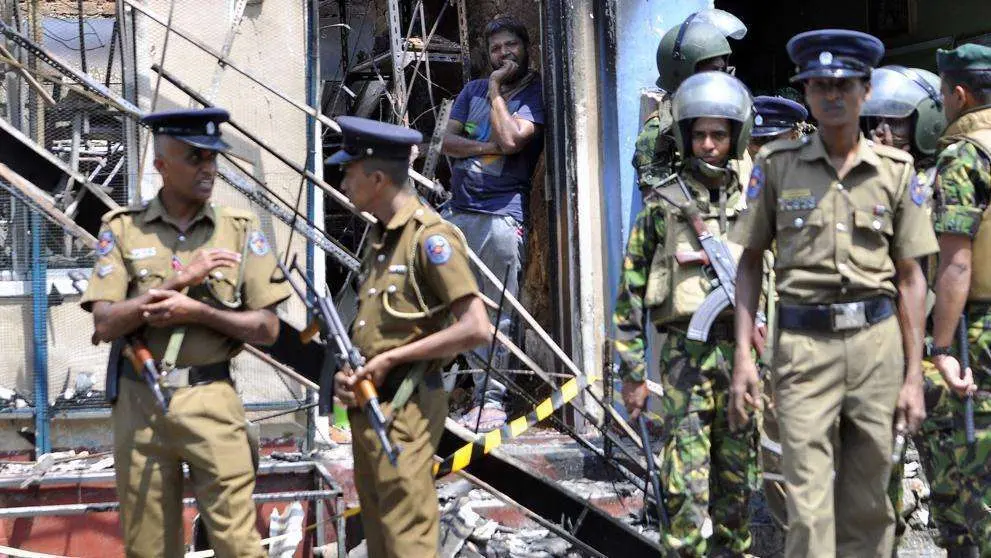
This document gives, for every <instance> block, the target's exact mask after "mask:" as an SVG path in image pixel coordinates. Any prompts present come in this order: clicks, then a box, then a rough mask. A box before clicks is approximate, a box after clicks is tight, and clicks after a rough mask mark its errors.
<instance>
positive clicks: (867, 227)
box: [850, 209, 894, 270]
mask: <svg viewBox="0 0 991 558" xmlns="http://www.w3.org/2000/svg"><path fill="white" fill-rule="evenodd" d="M893 234H894V224H893V223H892V220H891V213H890V212H887V211H885V212H884V213H883V214H881V215H875V214H874V212H873V211H864V210H862V209H857V210H854V212H853V236H852V238H851V247H850V259H851V260H853V261H854V263H856V264H858V265H860V266H861V267H863V268H865V269H873V270H880V269H882V268H884V267H886V265H885V264H886V262H887V261H888V259H889V257H890V256H889V254H888V246H889V240H890V239H891V237H892V235H893Z"/></svg>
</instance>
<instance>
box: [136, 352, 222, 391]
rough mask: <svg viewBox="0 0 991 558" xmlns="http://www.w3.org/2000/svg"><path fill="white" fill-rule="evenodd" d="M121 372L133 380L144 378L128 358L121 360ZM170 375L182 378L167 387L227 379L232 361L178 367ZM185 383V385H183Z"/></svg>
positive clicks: (142, 379)
mask: <svg viewBox="0 0 991 558" xmlns="http://www.w3.org/2000/svg"><path fill="white" fill-rule="evenodd" d="M120 367H121V373H122V374H123V375H125V376H127V377H128V378H130V379H132V380H138V381H141V382H143V381H144V378H143V377H142V376H141V375H140V374H139V373H138V372H136V371H135V370H134V368H133V367H132V366H131V361H129V360H128V359H126V358H125V359H121V362H120ZM184 370H188V372H183V373H182V374H176V372H182V371H184ZM169 376H174V377H176V378H182V379H181V380H179V381H178V382H177V384H176V385H172V386H166V387H173V388H179V387H186V386H187V385H188V386H195V385H200V384H208V383H210V382H218V381H226V380H230V378H231V363H230V361H229V360H225V361H221V362H215V363H213V364H204V365H202V366H189V367H180V368H176V370H175V371H173V373H172V374H170V375H169ZM182 384H185V385H182Z"/></svg>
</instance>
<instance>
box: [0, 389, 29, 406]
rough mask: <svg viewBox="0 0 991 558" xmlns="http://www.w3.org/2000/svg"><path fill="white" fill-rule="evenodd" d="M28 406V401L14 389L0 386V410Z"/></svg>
mask: <svg viewBox="0 0 991 558" xmlns="http://www.w3.org/2000/svg"><path fill="white" fill-rule="evenodd" d="M27 406H28V402H27V401H26V400H25V399H24V398H23V397H21V396H20V394H18V393H17V392H16V391H14V390H12V389H9V388H5V387H0V412H3V411H16V410H18V409H23V408H25V407H27Z"/></svg>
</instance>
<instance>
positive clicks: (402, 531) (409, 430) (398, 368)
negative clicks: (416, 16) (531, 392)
mask: <svg viewBox="0 0 991 558" xmlns="http://www.w3.org/2000/svg"><path fill="white" fill-rule="evenodd" d="M337 122H338V124H340V126H341V130H342V132H343V135H344V145H343V148H342V149H341V150H340V151H338V152H337V153H335V154H334V155H332V156H331V157H330V158H329V159H327V164H328V165H334V164H339V165H345V170H344V180H343V182H342V187H343V190H344V192H345V193H346V194H347V196H348V197H349V198H350V199H351V201H352V202H353V203H354V204H355V206H356V207H357V208H358V209H359V210H361V211H366V212H368V213H370V214H372V215H374V216H375V218H376V219H378V223H377V224H376V225H375V226H374V227H373V230H372V233H371V234H372V236H371V241H370V242H369V244H368V248H367V249H366V251H365V253H364V256H363V260H362V267H361V287H360V288H359V290H358V314H357V316H356V317H355V321H354V324H352V326H351V332H352V341H353V342H354V345H355V347H356V348H357V349H358V350H359V351H360V352H361V353H362V355H363V356H364V357H365V358H366V359H367V361H366V363H365V365H364V366H363V367H362V368H359V369H358V370H357V373H356V374H351V371H350V370H343V371H339V372H338V373H337V374H336V375H335V377H334V390H335V391H336V393H337V396H338V398H339V399H340V400H341V401H342V402H343V403H344V404H345V405H347V406H348V407H350V410H349V417H350V420H351V429H352V433H353V436H354V448H353V449H354V477H355V486H356V487H357V489H358V496H359V498H360V500H361V520H362V525H363V526H364V529H365V538H366V540H367V541H368V555H369V556H372V557H375V558H380V557H397V558H398V557H404V558H405V557H408V556H418V557H419V556H423V557H427V556H430V557H432V556H436V555H437V543H438V537H439V521H440V513H439V509H438V506H437V493H436V491H435V490H434V480H433V472H432V470H433V456H434V452H435V451H436V450H437V444H438V443H439V441H440V435H441V432H442V431H443V428H444V418H445V417H446V416H447V393H446V392H445V391H444V389H443V387H442V386H441V381H440V370H441V367H442V365H443V364H445V363H446V362H448V361H449V360H450V359H452V358H454V357H455V356H457V355H458V354H461V353H463V352H466V351H469V350H471V349H473V348H475V347H477V346H479V345H481V344H483V343H485V342H486V341H487V340H488V339H489V328H490V327H491V326H490V322H489V318H488V314H487V312H486V310H485V305H484V303H483V302H482V299H481V298H480V297H479V296H478V285H477V284H476V283H475V276H474V274H473V273H472V271H471V268H470V267H469V264H468V256H467V248H466V246H465V242H464V239H463V238H462V236H461V234H460V232H459V231H458V230H457V229H456V228H455V227H454V226H453V225H451V224H450V223H448V222H446V221H444V220H442V219H441V218H440V216H439V215H437V213H436V212H435V211H434V210H433V209H431V208H430V207H429V206H427V205H425V204H424V203H423V202H421V201H420V200H419V199H418V198H417V197H416V194H415V192H413V191H412V189H411V188H410V187H409V186H408V185H407V172H408V171H407V168H408V160H409V155H410V148H411V146H413V145H415V144H417V143H420V142H421V141H422V137H421V135H420V133H419V132H416V131H414V130H410V129H408V128H403V127H400V126H394V125H392V124H385V123H382V122H376V121H374V120H367V119H364V118H356V117H348V116H342V117H340V118H338V119H337ZM420 374H422V380H419V381H417V382H416V386H415V387H416V389H415V391H414V393H413V395H412V396H411V397H410V398H409V399H408V401H407V402H405V404H404V405H401V406H399V405H398V404H397V405H396V406H397V407H398V408H393V405H391V404H390V403H389V402H390V401H391V400H392V399H393V398H394V397H396V393H397V391H399V390H400V388H401V387H402V386H403V382H404V380H405V379H407V378H412V377H414V375H416V376H419V375H420ZM364 379H369V380H371V381H372V382H373V383H374V384H375V385H376V386H377V387H378V390H379V400H380V402H383V403H384V404H383V410H384V411H385V412H386V414H391V415H392V416H393V421H392V423H391V426H390V429H389V438H390V441H391V442H392V444H393V445H396V444H398V445H399V446H400V447H401V452H400V454H399V457H398V464H397V465H396V466H393V465H392V464H391V463H390V462H389V460H388V457H387V456H386V454H385V453H384V452H383V450H382V446H381V444H380V443H379V439H378V437H377V436H376V434H375V432H374V430H373V429H372V428H371V426H370V425H369V422H368V420H367V419H366V418H365V415H364V414H363V413H361V411H360V410H359V409H357V408H356V405H357V402H356V398H355V394H354V388H355V386H356V385H357V383H358V382H359V381H361V380H364Z"/></svg>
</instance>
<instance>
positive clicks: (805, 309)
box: [778, 296, 895, 331]
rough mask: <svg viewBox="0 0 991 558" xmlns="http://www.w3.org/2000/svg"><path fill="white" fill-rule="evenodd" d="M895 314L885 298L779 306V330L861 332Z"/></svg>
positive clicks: (892, 301)
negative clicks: (860, 330) (859, 330)
mask: <svg viewBox="0 0 991 558" xmlns="http://www.w3.org/2000/svg"><path fill="white" fill-rule="evenodd" d="M894 313H895V302H894V300H893V299H891V298H889V297H886V296H879V297H875V298H869V299H867V300H858V301H855V302H837V303H834V304H815V305H812V304H809V305H805V304H796V305H791V304H782V305H781V306H780V307H779V308H778V327H780V328H781V329H787V330H794V331H846V330H856V329H863V328H865V327H869V326H872V325H874V324H876V323H878V322H880V321H883V320H885V319H887V318H889V317H891V316H893V315H894Z"/></svg>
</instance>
